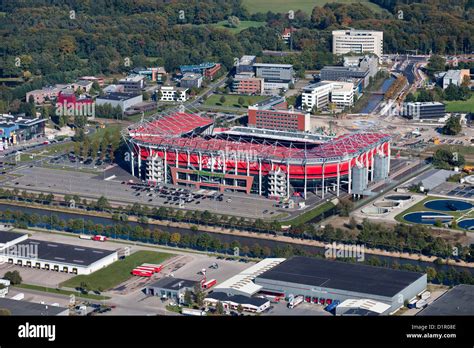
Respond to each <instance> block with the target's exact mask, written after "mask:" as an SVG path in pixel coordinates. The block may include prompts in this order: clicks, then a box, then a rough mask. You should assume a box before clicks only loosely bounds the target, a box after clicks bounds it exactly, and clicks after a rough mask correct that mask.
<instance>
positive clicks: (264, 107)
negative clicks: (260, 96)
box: [248, 97, 310, 132]
mask: <svg viewBox="0 0 474 348" xmlns="http://www.w3.org/2000/svg"><path fill="white" fill-rule="evenodd" d="M286 106H287V103H286V101H285V99H284V98H282V97H272V98H271V99H267V100H264V101H262V102H260V103H257V104H255V105H251V106H249V107H248V126H249V127H256V128H265V129H274V130H282V131H299V132H307V131H309V130H310V115H309V113H306V112H301V111H294V110H286Z"/></svg>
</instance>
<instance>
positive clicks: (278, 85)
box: [253, 63, 294, 91]
mask: <svg viewBox="0 0 474 348" xmlns="http://www.w3.org/2000/svg"><path fill="white" fill-rule="evenodd" d="M253 66H254V69H255V76H256V77H261V78H263V80H264V90H266V91H272V90H277V89H282V88H283V89H288V88H289V85H290V84H291V83H293V80H294V79H293V65H291V64H270V63H255V64H254V65H253Z"/></svg>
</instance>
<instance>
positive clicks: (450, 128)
mask: <svg viewBox="0 0 474 348" xmlns="http://www.w3.org/2000/svg"><path fill="white" fill-rule="evenodd" d="M461 130H462V126H461V117H460V116H451V117H450V118H449V119H448V120H447V121H446V124H445V125H444V127H443V129H442V132H443V134H447V135H457V134H459V133H460V132H461Z"/></svg>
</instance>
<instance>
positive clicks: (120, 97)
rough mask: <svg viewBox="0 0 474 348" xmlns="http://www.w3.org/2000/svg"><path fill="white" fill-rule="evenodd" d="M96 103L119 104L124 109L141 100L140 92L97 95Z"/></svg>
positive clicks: (113, 105) (114, 105)
mask: <svg viewBox="0 0 474 348" xmlns="http://www.w3.org/2000/svg"><path fill="white" fill-rule="evenodd" d="M95 102H96V105H104V104H110V105H111V106H112V107H116V106H120V108H121V109H122V111H125V110H127V109H129V108H131V107H132V106H134V105H136V104H138V103H141V102H143V96H142V94H134V93H108V94H106V95H104V96H102V97H97V99H96V100H95Z"/></svg>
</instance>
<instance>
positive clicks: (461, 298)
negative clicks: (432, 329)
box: [417, 284, 474, 316]
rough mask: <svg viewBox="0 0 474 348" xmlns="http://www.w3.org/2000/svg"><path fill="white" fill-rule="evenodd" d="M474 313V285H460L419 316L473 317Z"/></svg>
mask: <svg viewBox="0 0 474 348" xmlns="http://www.w3.org/2000/svg"><path fill="white" fill-rule="evenodd" d="M473 313H474V285H468V284H460V285H456V286H455V287H454V288H452V289H450V290H448V291H447V292H446V293H445V294H443V295H441V296H440V297H438V298H437V299H436V300H434V301H433V302H432V303H430V305H429V306H428V307H426V308H425V309H423V310H422V311H421V312H419V313H418V314H417V315H421V316H451V315H465V316H472V314H473Z"/></svg>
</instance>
